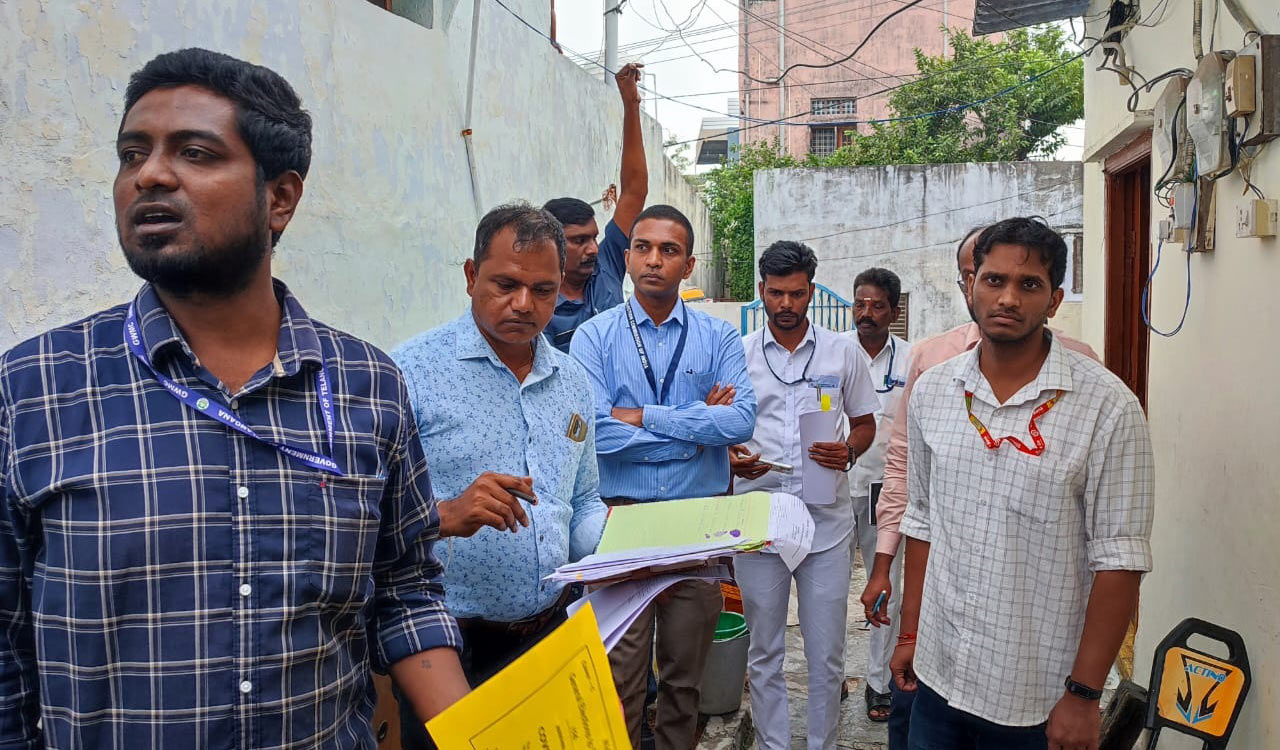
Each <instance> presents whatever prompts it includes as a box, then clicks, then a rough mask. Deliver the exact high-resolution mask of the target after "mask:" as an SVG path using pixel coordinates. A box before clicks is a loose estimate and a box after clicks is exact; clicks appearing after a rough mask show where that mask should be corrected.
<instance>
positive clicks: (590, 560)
mask: <svg viewBox="0 0 1280 750" xmlns="http://www.w3.org/2000/svg"><path fill="white" fill-rule="evenodd" d="M812 543H813V518H812V517H810V515H809V511H808V509H806V508H805V506H804V502H803V501H801V500H800V498H798V497H796V496H794V495H788V494H786V493H782V492H775V493H773V494H769V493H767V492H751V493H748V494H745V495H733V496H729V497H709V498H698V499H693V500H669V501H666V502H657V503H642V504H637V505H624V506H619V507H615V508H613V509H612V510H611V511H610V512H609V520H608V521H607V522H606V523H605V527H604V536H603V537H602V538H601V540H600V545H599V547H598V548H597V551H596V553H595V554H594V555H588V556H587V557H584V558H583V559H581V560H579V561H578V562H576V563H570V564H568V565H562V566H560V567H559V568H557V569H556V571H555V572H554V573H552V574H551V575H550V576H548V578H549V579H550V580H553V581H564V582H573V583H577V582H583V583H604V582H609V581H616V580H620V579H624V578H627V577H629V576H632V575H633V574H635V573H637V572H640V571H647V572H650V573H652V572H662V571H673V570H681V569H685V568H691V567H697V566H699V565H702V564H705V563H706V562H707V561H710V560H714V559H717V558H721V557H728V556H731V555H733V554H736V553H738V552H753V551H756V550H760V549H764V548H768V549H769V550H770V551H773V552H777V553H778V554H779V555H780V556H781V557H782V560H783V562H784V563H786V565H787V567H788V568H790V569H791V570H795V568H796V566H797V565H799V564H800V561H801V560H803V559H804V557H805V555H807V554H809V547H810V545H811V544H812ZM597 611H599V610H598V609H597ZM602 617H603V615H602Z"/></svg>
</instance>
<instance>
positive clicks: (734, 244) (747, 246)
mask: <svg viewBox="0 0 1280 750" xmlns="http://www.w3.org/2000/svg"><path fill="white" fill-rule="evenodd" d="M798 164H799V162H797V161H796V160H795V159H793V158H792V157H791V156H789V155H787V154H785V153H783V152H782V149H781V148H780V147H779V146H778V142H777V140H776V139H775V140H774V141H757V142H755V143H749V144H747V145H746V146H743V147H742V148H741V149H739V150H738V153H737V159H736V160H735V161H724V162H722V163H721V164H720V166H719V167H717V168H716V169H713V170H711V171H710V172H708V173H707V174H706V181H705V182H704V183H703V188H702V195H703V198H705V199H706V201H707V208H708V209H709V211H710V213H711V229H712V231H713V233H714V236H715V244H714V248H713V251H714V255H713V261H714V262H716V263H719V264H721V265H722V267H723V268H724V269H725V286H727V287H728V291H729V295H730V296H731V297H733V298H734V299H741V300H748V299H751V298H752V297H754V296H755V191H754V189H753V182H754V180H755V173H756V170H758V169H776V168H779V167H794V166H798Z"/></svg>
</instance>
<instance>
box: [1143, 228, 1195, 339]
mask: <svg viewBox="0 0 1280 750" xmlns="http://www.w3.org/2000/svg"><path fill="white" fill-rule="evenodd" d="M1163 250H1164V240H1163V239H1161V240H1160V241H1159V242H1157V243H1156V262H1155V265H1153V266H1152V267H1151V273H1150V274H1148V275H1147V283H1146V284H1145V285H1144V286H1143V287H1142V322H1143V324H1144V325H1146V327H1147V328H1148V329H1149V330H1150V331H1151V332H1152V333H1154V334H1156V335H1157V336H1163V337H1165V338H1173V337H1174V336H1176V335H1178V332H1179V331H1181V330H1182V326H1183V324H1185V323H1186V322H1187V313H1188V312H1189V311H1190V310H1191V250H1190V249H1186V250H1184V252H1185V253H1186V256H1187V296H1186V300H1185V301H1184V302H1183V305H1182V318H1181V319H1179V320H1178V325H1177V327H1175V328H1174V329H1173V330H1172V331H1162V330H1160V329H1159V328H1156V327H1155V325H1154V324H1153V323H1152V322H1151V312H1150V302H1151V281H1152V280H1153V279H1154V278H1155V276H1156V271H1158V270H1160V256H1161V254H1162V252H1163Z"/></svg>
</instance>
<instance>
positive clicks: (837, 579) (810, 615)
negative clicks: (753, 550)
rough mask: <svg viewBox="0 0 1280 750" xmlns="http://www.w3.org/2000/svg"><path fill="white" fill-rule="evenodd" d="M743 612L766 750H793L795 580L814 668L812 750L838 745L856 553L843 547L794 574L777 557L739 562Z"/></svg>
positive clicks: (755, 709) (760, 738)
mask: <svg viewBox="0 0 1280 750" xmlns="http://www.w3.org/2000/svg"><path fill="white" fill-rule="evenodd" d="M734 566H735V570H736V572H737V579H738V586H739V588H741V589H742V608H743V610H744V611H745V612H746V616H747V626H748V627H749V628H750V629H751V644H750V647H749V649H748V656H747V669H748V674H749V675H750V677H751V716H752V720H753V721H754V723H755V728H756V744H757V746H758V747H759V748H761V750H788V748H790V747H791V714H790V712H789V710H788V707H787V680H786V677H785V676H784V675H783V672H782V662H783V656H784V654H785V652H786V631H787V601H788V599H790V596H791V580H792V578H794V579H795V582H796V594H797V598H798V599H799V604H800V612H799V614H800V634H801V636H803V637H804V658H805V661H806V662H808V667H809V727H808V749H809V750H830V748H834V747H835V745H836V724H837V723H838V721H839V719H840V684H841V683H842V682H844V641H845V632H846V623H847V620H848V602H849V566H850V559H849V545H848V543H847V542H845V541H844V540H841V541H840V542H839V543H838V544H836V545H835V546H834V547H832V548H831V549H828V550H824V551H822V552H815V553H812V554H810V555H809V556H808V557H806V558H805V559H804V560H803V561H802V562H801V563H800V566H799V567H797V568H796V570H795V572H794V573H792V572H791V571H789V570H787V566H786V565H785V564H784V563H783V562H782V558H780V557H779V556H778V555H774V554H766V553H758V554H751V555H739V556H738V557H737V558H736V560H735V562H734Z"/></svg>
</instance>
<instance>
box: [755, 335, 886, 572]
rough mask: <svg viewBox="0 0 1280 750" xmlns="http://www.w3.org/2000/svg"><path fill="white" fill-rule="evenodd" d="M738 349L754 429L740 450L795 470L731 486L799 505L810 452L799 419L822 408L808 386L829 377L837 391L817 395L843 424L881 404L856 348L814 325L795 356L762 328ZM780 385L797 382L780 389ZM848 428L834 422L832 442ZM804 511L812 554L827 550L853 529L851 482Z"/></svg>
mask: <svg viewBox="0 0 1280 750" xmlns="http://www.w3.org/2000/svg"><path fill="white" fill-rule="evenodd" d="M743 348H744V349H745V350H746V353H747V374H748V375H749V376H750V377H751V386H752V388H754V389H755V392H756V427H755V432H754V433H753V434H752V436H751V440H750V441H748V442H747V444H746V445H747V447H748V448H749V449H750V450H751V452H752V453H756V452H759V453H760V455H761V457H762V458H764V459H766V460H769V461H781V462H782V463H785V464H790V465H791V466H792V467H794V468H793V470H792V472H791V474H782V473H779V472H776V471H771V472H769V473H767V474H765V475H764V476H762V477H760V478H759V479H755V480H749V479H741V478H738V479H735V480H734V492H736V493H743V492H754V491H756V490H763V491H766V492H788V493H790V494H792V495H795V496H796V497H799V496H800V492H801V484H802V482H803V477H802V475H801V474H802V472H801V459H802V456H803V453H804V452H805V451H806V450H807V448H808V446H803V445H801V444H800V415H801V414H804V413H806V412H811V411H818V409H820V408H821V401H820V400H819V397H818V389H817V388H814V387H812V386H811V385H810V384H809V382H808V381H812V380H817V379H818V378H822V377H826V376H830V377H834V378H835V379H836V380H837V381H838V382H839V383H840V385H839V387H838V388H828V389H824V390H823V394H830V395H831V403H832V409H833V410H838V411H840V412H843V414H844V415H845V416H847V417H860V416H862V415H864V414H872V413H874V412H875V410H876V409H877V408H879V401H877V400H876V392H875V388H873V387H872V384H871V376H870V375H869V374H868V372H867V354H866V352H864V351H863V350H862V347H860V346H859V345H858V343H857V342H856V341H851V340H850V339H848V338H845V337H844V336H841V335H839V334H837V333H834V332H832V331H829V330H827V329H825V328H822V327H820V326H818V325H815V324H813V323H810V324H809V330H808V331H807V332H806V333H805V338H804V340H803V341H802V342H800V345H799V346H797V347H796V350H795V351H794V352H789V351H787V349H786V347H784V346H782V345H781V344H779V343H778V342H777V341H776V340H774V338H773V333H772V332H771V331H770V330H769V326H767V325H766V326H764V327H763V328H761V329H759V330H757V331H755V332H754V333H752V334H750V335H749V336H747V337H746V338H745V339H743ZM765 357H768V361H767V362H766V360H765ZM770 367H772V368H773V369H772V371H771V370H770V369H769V368H770ZM774 373H777V376H776V377H775V375H774ZM804 378H807V380H806V379H804ZM784 380H785V381H786V382H788V383H790V382H792V381H796V380H798V381H800V382H798V383H795V384H794V385H785V384H784V383H783V382H782V381H784ZM837 418H839V417H837ZM848 424H849V422H848V420H847V419H840V428H839V430H838V432H837V435H840V436H841V437H844V436H847V435H848V432H849V429H848ZM807 507H808V509H809V514H810V515H811V516H813V522H814V526H815V527H816V528H815V531H814V537H813V547H812V551H813V552H822V551H823V550H826V549H830V548H831V547H833V546H835V544H836V543H837V542H839V541H840V540H842V539H844V538H845V537H847V536H848V535H849V532H850V531H851V530H852V529H853V507H852V505H851V504H850V503H849V480H848V477H846V476H845V473H844V472H840V477H839V478H838V479H837V481H836V501H835V503H834V504H831V505H810V506H807Z"/></svg>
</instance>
